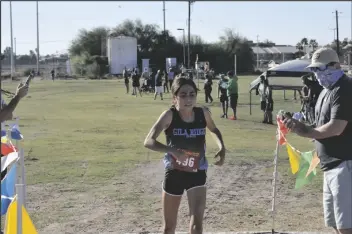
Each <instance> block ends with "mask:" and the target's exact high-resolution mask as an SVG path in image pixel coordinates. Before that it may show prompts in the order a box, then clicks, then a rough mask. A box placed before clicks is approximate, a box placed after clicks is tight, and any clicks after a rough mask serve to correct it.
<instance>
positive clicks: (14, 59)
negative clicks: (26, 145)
mask: <svg viewBox="0 0 352 234" xmlns="http://www.w3.org/2000/svg"><path fill="white" fill-rule="evenodd" d="M14 43H15V45H14V50H15V51H14V55H13V56H14V58H13V63H14V65H13V66H14V72H15V73H16V57H17V56H16V55H17V53H16V48H17V44H16V37H15V38H14Z"/></svg>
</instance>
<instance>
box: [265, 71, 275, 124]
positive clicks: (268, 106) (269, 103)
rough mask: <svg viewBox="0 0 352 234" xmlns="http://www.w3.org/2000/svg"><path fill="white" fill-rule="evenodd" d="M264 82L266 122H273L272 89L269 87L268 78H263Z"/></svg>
mask: <svg viewBox="0 0 352 234" xmlns="http://www.w3.org/2000/svg"><path fill="white" fill-rule="evenodd" d="M264 83H265V85H266V90H265V97H266V99H265V102H266V105H265V116H266V123H267V124H273V110H274V100H273V91H272V88H271V87H270V84H269V80H268V78H266V79H265V80H264Z"/></svg>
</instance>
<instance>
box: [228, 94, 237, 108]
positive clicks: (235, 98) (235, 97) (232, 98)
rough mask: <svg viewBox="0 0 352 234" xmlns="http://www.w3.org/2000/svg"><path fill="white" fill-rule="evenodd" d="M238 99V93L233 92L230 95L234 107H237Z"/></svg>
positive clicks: (231, 104)
mask: <svg viewBox="0 0 352 234" xmlns="http://www.w3.org/2000/svg"><path fill="white" fill-rule="evenodd" d="M237 101H238V94H231V95H230V106H231V108H232V109H235V108H236V107H237Z"/></svg>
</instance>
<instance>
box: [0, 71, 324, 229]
mask: <svg viewBox="0 0 352 234" xmlns="http://www.w3.org/2000/svg"><path fill="white" fill-rule="evenodd" d="M252 80H253V77H240V80H239V83H240V96H239V110H238V118H239V120H237V121H231V120H226V119H225V120H224V119H221V118H219V116H220V113H221V108H220V104H219V101H218V99H216V98H215V102H214V103H213V104H211V105H209V107H210V108H211V111H212V113H213V117H214V119H215V122H216V124H217V126H218V128H219V129H220V130H221V132H222V133H223V136H224V140H225V144H226V147H227V149H228V153H227V158H226V165H224V166H223V167H221V168H218V167H215V166H213V165H210V168H209V172H208V188H209V189H208V201H207V208H206V213H205V224H204V228H205V231H207V232H209V231H250V230H271V218H270V210H271V192H272V186H271V183H272V174H273V155H274V149H275V130H276V127H275V126H270V125H264V124H262V123H261V120H262V113H261V111H260V110H259V105H258V104H259V99H258V97H257V96H255V95H254V94H253V100H254V106H253V113H252V115H249V107H248V103H249V95H248V86H249V83H250V82H251V81H252ZM15 86H16V84H15V83H7V82H3V84H2V87H3V88H5V89H10V90H14V88H15ZM215 91H216V89H215ZM215 91H213V96H216V95H215ZM286 95H287V97H288V98H289V100H284V99H283V91H277V92H275V93H274V101H275V113H276V111H278V110H279V109H285V110H288V111H294V110H296V111H297V110H298V109H299V103H298V102H294V101H292V100H291V98H292V97H293V94H292V92H287V93H286ZM170 103H171V96H170V95H169V94H166V97H165V99H164V101H161V100H160V99H158V100H156V101H154V100H153V98H152V95H144V96H143V97H142V98H140V97H137V98H136V97H134V96H131V95H130V94H129V95H126V94H125V90H124V85H123V83H122V82H121V81H117V80H100V81H88V80H75V81H55V82H51V81H33V83H32V84H31V87H30V93H29V95H28V97H26V98H25V99H24V100H23V101H22V102H21V103H20V104H19V106H18V108H17V109H16V113H15V115H16V116H20V118H21V119H20V127H21V130H22V133H23V134H24V137H25V140H24V143H23V144H24V150H25V155H26V156H25V157H26V173H27V183H28V188H27V193H28V195H27V203H28V207H29V208H28V210H29V213H30V215H31V217H32V218H33V221H34V224H35V225H36V227H37V228H38V230H39V233H49V234H50V233H53V234H54V233H108V232H113V233H126V232H147V231H149V232H156V231H160V228H161V225H162V222H161V202H160V200H161V196H160V195H161V182H162V180H163V165H162V162H161V158H162V155H161V154H159V153H154V152H150V151H148V150H147V149H145V148H144V147H143V141H144V137H145V136H146V134H147V133H148V131H149V129H150V127H151V126H152V124H153V123H154V121H155V120H156V119H157V118H158V116H159V115H160V113H161V112H162V111H163V110H165V109H166V108H168V107H169V106H170ZM198 103H199V104H202V105H203V104H204V93H203V92H201V93H200V94H199V97H198ZM164 138H165V137H163V136H162V137H161V139H163V140H164ZM163 140H162V141H163ZM207 140H208V141H207V142H208V158H209V161H210V162H214V160H213V156H212V155H213V154H214V153H215V152H216V150H217V149H216V145H215V143H214V141H213V139H212V137H211V136H210V135H209V134H208V136H207ZM289 141H290V142H291V143H292V144H293V145H294V146H296V147H297V148H298V149H300V150H301V151H306V150H311V149H312V148H313V144H312V143H311V142H309V141H308V140H306V139H301V138H298V137H295V136H289ZM278 163H279V171H280V173H279V182H278V198H277V199H278V202H277V221H276V229H277V230H280V231H293V230H294V231H326V229H325V228H324V224H323V212H322V202H321V201H322V177H321V175H322V173H321V172H320V171H319V172H318V176H317V177H316V178H315V179H314V181H313V183H311V184H309V185H307V186H305V187H304V188H303V189H301V190H294V182H295V180H294V176H293V175H291V173H290V171H289V164H288V159H287V154H286V151H285V150H284V148H282V150H281V152H280V159H279V162H278ZM187 211H188V206H187V201H186V199H184V200H183V202H182V205H181V209H180V212H179V220H178V228H177V229H178V231H187V228H188V216H187Z"/></svg>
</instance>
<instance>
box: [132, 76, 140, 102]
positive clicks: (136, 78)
mask: <svg viewBox="0 0 352 234" xmlns="http://www.w3.org/2000/svg"><path fill="white" fill-rule="evenodd" d="M139 79H140V76H139V74H138V73H137V72H134V73H132V87H133V93H134V94H135V95H136V97H137V96H138V94H137V93H139V95H140V96H141V97H142V92H141V84H140V82H139ZM137 91H138V92H137Z"/></svg>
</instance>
